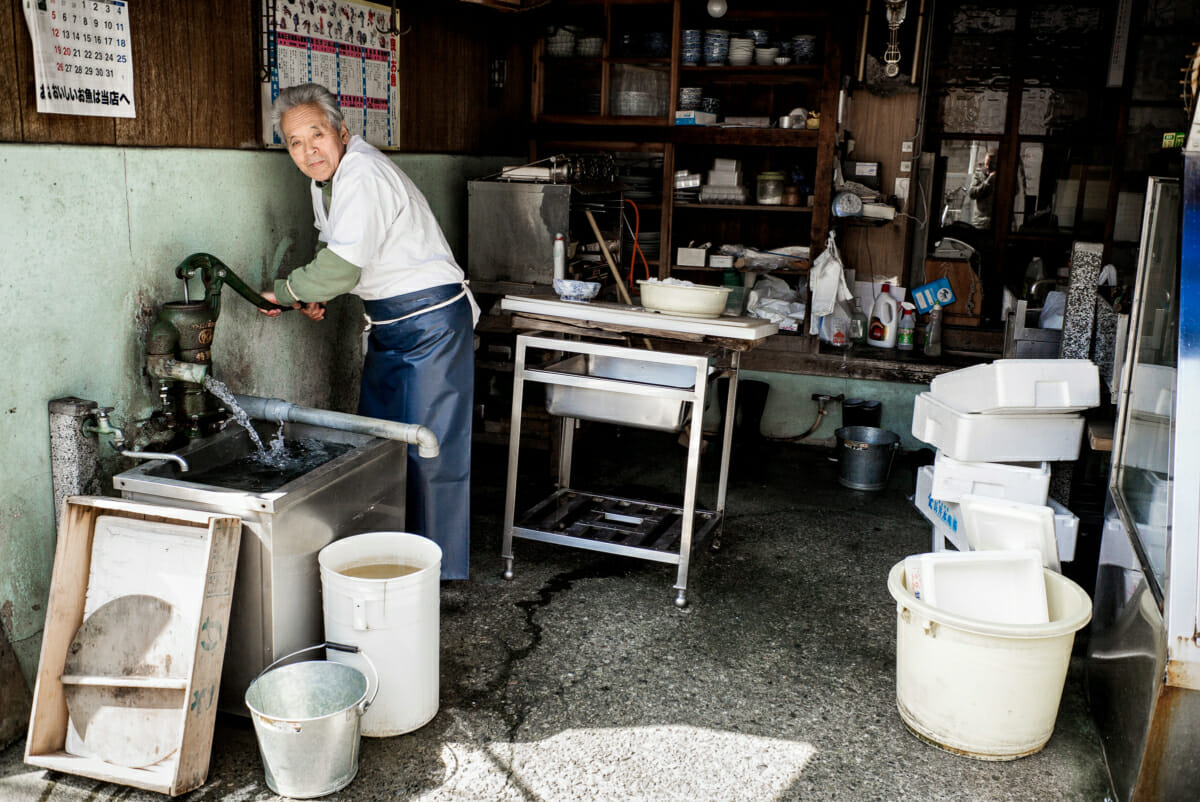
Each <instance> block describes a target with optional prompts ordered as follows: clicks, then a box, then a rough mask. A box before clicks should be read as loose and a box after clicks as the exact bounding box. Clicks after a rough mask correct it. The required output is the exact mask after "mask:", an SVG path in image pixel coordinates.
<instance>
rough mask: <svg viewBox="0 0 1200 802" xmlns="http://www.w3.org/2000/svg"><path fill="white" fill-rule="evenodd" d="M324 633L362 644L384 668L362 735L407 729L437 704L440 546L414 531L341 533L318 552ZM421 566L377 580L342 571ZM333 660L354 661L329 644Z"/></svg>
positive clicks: (421, 721) (434, 710)
mask: <svg viewBox="0 0 1200 802" xmlns="http://www.w3.org/2000/svg"><path fill="white" fill-rule="evenodd" d="M317 561H318V563H319V564H320V567H321V590H322V594H323V596H324V599H323V604H322V607H323V609H324V613H325V639H326V640H330V641H334V642H337V643H346V644H350V645H352V646H357V647H358V648H359V649H360V650H361V651H363V652H365V653H366V655H367V657H368V658H370V660H371V662H372V663H373V664H374V666H375V668H376V669H377V670H378V672H379V685H378V688H379V694H378V696H376V697H375V701H374V703H373V704H372V705H371V706H370V707H369V708H368V709H367V712H366V714H364V715H363V718H362V734H363V735H368V736H375V737H386V736H390V735H402V734H403V733H406V732H412V731H413V730H415V729H417V728H419V727H421V726H423V725H425V724H427V723H429V721H430V719H432V718H433V717H434V716H435V715H436V714H437V711H438V698H439V697H438V685H439V680H440V673H439V651H440V596H439V591H440V587H441V582H440V579H441V571H442V550H441V549H440V548H439V547H438V545H437V544H436V543H434V542H433V541H432V540H429V539H428V538H424V537H421V536H420V535H413V534H409V533H408V532H368V533H366V534H362V535H352V536H350V537H347V538H343V539H341V540H335V541H334V542H333V543H330V544H329V545H328V546H326V547H325V548H323V549H321V551H320V553H319V554H318V555H317ZM381 563H383V564H387V563H391V564H403V565H408V566H412V567H415V568H416V569H417V570H416V571H414V572H413V573H409V574H406V575H404V576H398V577H393V578H382V579H371V578H361V577H354V576H347V575H346V574H344V573H342V572H343V571H347V570H352V569H355V568H359V567H361V566H367V565H377V564H381ZM327 659H329V660H332V661H336V662H344V663H350V664H353V663H354V661H355V660H357V656H356V655H354V654H347V653H345V652H341V651H336V650H333V649H330V650H328V651H327Z"/></svg>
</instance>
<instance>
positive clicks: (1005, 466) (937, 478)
mask: <svg viewBox="0 0 1200 802" xmlns="http://www.w3.org/2000/svg"><path fill="white" fill-rule="evenodd" d="M1049 490H1050V464H1049V463H1046V462H1037V463H1029V464H1022V463H1011V462H968V461H964V460H958V459H954V457H951V456H950V455H948V454H945V453H943V452H941V451H939V452H938V453H937V457H936V458H935V459H934V462H933V489H932V493H933V497H934V498H936V499H939V500H941V501H958V500H959V499H961V498H962V497H963V496H965V495H968V494H971V495H976V496H991V497H992V498H1003V499H1008V500H1009V501H1022V502H1024V503H1026V504H1045V503H1046V496H1047V494H1048V493H1049Z"/></svg>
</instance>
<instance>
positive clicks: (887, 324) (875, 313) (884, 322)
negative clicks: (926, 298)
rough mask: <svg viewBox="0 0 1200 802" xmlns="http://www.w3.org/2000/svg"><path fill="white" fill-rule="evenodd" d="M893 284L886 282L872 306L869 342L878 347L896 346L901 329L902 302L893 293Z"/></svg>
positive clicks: (868, 323)
mask: <svg viewBox="0 0 1200 802" xmlns="http://www.w3.org/2000/svg"><path fill="white" fill-rule="evenodd" d="M890 290H891V286H890V285H888V284H884V285H883V286H882V287H881V288H880V290H879V297H878V298H876V299H875V303H874V304H873V305H872V306H871V317H870V319H869V320H868V321H867V342H868V343H870V344H871V345H874V346H875V347H876V348H895V347H896V336H897V335H898V334H899V331H900V304H899V303H898V302H897V301H896V299H895V298H893V297H892V295H891V292H890Z"/></svg>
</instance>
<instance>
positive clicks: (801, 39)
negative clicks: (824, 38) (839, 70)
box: [792, 33, 817, 64]
mask: <svg viewBox="0 0 1200 802" xmlns="http://www.w3.org/2000/svg"><path fill="white" fill-rule="evenodd" d="M816 53H817V37H816V36H813V35H812V34H810V33H804V34H798V35H796V36H793V37H792V58H794V59H795V60H796V63H797V64H808V63H810V62H811V61H812V60H813V56H815V55H816Z"/></svg>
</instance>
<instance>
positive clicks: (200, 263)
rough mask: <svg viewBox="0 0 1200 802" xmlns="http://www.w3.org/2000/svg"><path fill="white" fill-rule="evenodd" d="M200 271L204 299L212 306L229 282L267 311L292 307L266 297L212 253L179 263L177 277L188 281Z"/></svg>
mask: <svg viewBox="0 0 1200 802" xmlns="http://www.w3.org/2000/svg"><path fill="white" fill-rule="evenodd" d="M197 269H199V271H200V279H201V281H203V282H204V290H205V296H204V300H205V302H207V303H208V304H209V305H210V306H214V307H215V303H216V299H217V298H219V297H220V295H221V285H222V284H228V285H229V286H230V287H232V288H233V290H234V292H236V293H237V294H238V295H240V296H242V297H243V298H245V299H246V300H247V301H249V302H250V303H252V304H254V305H255V306H257V307H258V308H259V309H264V310H267V311H270V310H273V309H278V310H280V311H283V312H286V311H288V310H289V309H292V308H293V307H291V306H283V305H282V304H277V303H272V302H271V301H268V300H267V299H266V298H264V297H262V296H261V295H259V294H258V293H257V292H255V291H254V290H252V289H251V288H250V287H249V285H247V284H246V282H244V281H242V280H241V278H239V277H238V275H237V273H234V272H233V269H232V268H230V267H229V265H227V264H225V263H224V262H222V261H221V260H220V259H218V258H217V257H215V256H213V255H212V254H207V253H194V254H192V255H191V256H189V257H188V258H186V259H184V260H183V261H182V262H180V263H179V266H178V267H176V268H175V276H176V278H180V279H183V280H184V281H187V280H188V279H190V278H191V277H192V276H194V275H196V270H197Z"/></svg>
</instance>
